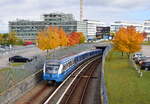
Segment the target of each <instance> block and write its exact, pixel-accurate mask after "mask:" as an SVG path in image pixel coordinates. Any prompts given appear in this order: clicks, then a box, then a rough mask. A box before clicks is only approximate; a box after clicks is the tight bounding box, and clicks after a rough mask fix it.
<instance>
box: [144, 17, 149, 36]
mask: <svg viewBox="0 0 150 104" xmlns="http://www.w3.org/2000/svg"><path fill="white" fill-rule="evenodd" d="M144 32H146V33H147V37H148V38H150V20H145V21H144Z"/></svg>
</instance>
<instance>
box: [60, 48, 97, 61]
mask: <svg viewBox="0 0 150 104" xmlns="http://www.w3.org/2000/svg"><path fill="white" fill-rule="evenodd" d="M96 50H97V51H98V50H100V49H94V50H87V51H84V52H80V53H78V54H76V55H73V56H69V57H66V58H63V59H61V60H60V63H61V64H63V63H65V62H67V61H68V60H71V59H73V58H75V57H77V56H80V55H82V54H85V53H88V52H92V51H96Z"/></svg>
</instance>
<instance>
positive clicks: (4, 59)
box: [0, 47, 44, 68]
mask: <svg viewBox="0 0 150 104" xmlns="http://www.w3.org/2000/svg"><path fill="white" fill-rule="evenodd" d="M42 53H43V54H44V52H43V51H41V50H40V49H38V48H36V47H31V48H26V49H25V50H23V51H14V52H12V53H11V54H8V55H4V56H1V57H0V68H3V67H7V66H8V63H9V62H8V58H9V57H11V56H14V55H21V56H26V57H31V56H34V55H37V54H42Z"/></svg>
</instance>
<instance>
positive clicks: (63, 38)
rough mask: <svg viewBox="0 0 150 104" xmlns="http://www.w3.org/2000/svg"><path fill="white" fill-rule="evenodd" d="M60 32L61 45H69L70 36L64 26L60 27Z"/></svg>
mask: <svg viewBox="0 0 150 104" xmlns="http://www.w3.org/2000/svg"><path fill="white" fill-rule="evenodd" d="M58 34H59V39H60V46H67V43H68V37H67V35H66V33H65V32H64V30H63V28H60V29H59V31H58Z"/></svg>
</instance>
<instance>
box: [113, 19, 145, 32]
mask: <svg viewBox="0 0 150 104" xmlns="http://www.w3.org/2000/svg"><path fill="white" fill-rule="evenodd" d="M128 26H134V27H135V28H136V30H137V31H139V32H143V25H142V24H137V23H128V22H122V21H115V22H114V23H112V24H111V31H112V32H117V31H118V30H119V29H120V28H121V27H128Z"/></svg>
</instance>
